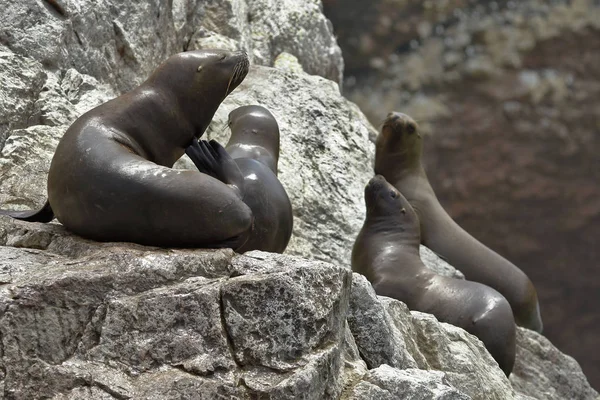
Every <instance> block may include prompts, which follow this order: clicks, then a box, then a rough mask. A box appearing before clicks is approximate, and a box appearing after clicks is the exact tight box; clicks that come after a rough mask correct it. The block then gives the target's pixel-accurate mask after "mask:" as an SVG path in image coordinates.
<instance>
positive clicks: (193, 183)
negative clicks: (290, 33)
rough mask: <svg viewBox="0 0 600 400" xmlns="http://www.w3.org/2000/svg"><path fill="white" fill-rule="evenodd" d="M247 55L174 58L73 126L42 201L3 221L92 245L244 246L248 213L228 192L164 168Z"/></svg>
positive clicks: (236, 77)
mask: <svg viewBox="0 0 600 400" xmlns="http://www.w3.org/2000/svg"><path fill="white" fill-rule="evenodd" d="M248 66H249V63H248V57H247V55H246V53H245V52H228V51H221V50H202V51H190V52H185V53H179V54H176V55H174V56H172V57H170V58H169V59H168V60H166V61H165V62H164V63H163V64H161V65H160V66H159V67H158V68H157V69H156V70H155V71H154V72H153V73H152V75H151V76H150V77H149V78H148V79H147V80H146V81H145V82H144V83H142V84H141V85H140V86H138V87H137V88H135V89H134V90H132V91H130V92H128V93H125V94H123V95H122V96H119V97H117V98H115V99H113V100H110V101H108V102H107V103H104V104H102V105H100V106H98V107H96V108H94V109H92V110H90V111H88V112H87V113H85V114H83V115H82V116H81V117H80V118H79V119H77V120H76V121H75V122H74V123H73V124H72V125H71V126H70V127H69V129H68V130H67V132H66V133H65V135H64V136H63V138H62V139H61V140H60V142H59V144H58V147H57V148H56V152H55V154H54V157H53V159H52V163H51V165H50V171H49V174H48V204H46V205H45V206H44V207H43V208H42V209H41V210H40V211H39V212H38V213H37V214H36V213H35V212H23V211H20V212H11V211H4V212H3V214H8V215H11V216H13V217H15V218H22V219H23V218H26V219H27V220H30V221H35V220H39V221H47V220H48V219H49V218H50V219H51V217H52V214H54V215H55V216H56V218H57V219H58V220H59V221H60V222H61V223H62V224H63V225H64V226H65V227H66V228H67V229H69V230H70V231H72V232H74V233H77V234H79V235H81V236H84V237H86V238H90V239H94V240H99V241H127V242H135V243H139V244H143V245H155V246H172V247H233V248H234V249H235V248H239V247H240V246H242V245H243V244H244V243H245V241H246V240H247V237H248V235H249V233H250V231H251V227H252V221H253V216H252V211H251V210H250V208H249V207H248V206H247V205H246V204H245V203H244V202H243V201H242V199H241V198H240V196H239V193H237V192H236V190H234V189H233V185H226V184H223V183H222V182H220V181H219V180H217V179H215V178H213V177H211V176H208V175H206V174H202V173H200V172H198V171H179V170H174V169H171V167H172V166H173V163H174V162H175V161H176V160H177V159H178V158H180V157H181V156H182V155H183V153H184V151H185V149H186V148H187V147H188V146H190V145H191V144H192V142H194V141H197V140H198V138H199V137H200V136H202V134H203V133H204V131H205V129H206V127H207V126H208V124H209V123H210V121H211V120H212V118H213V115H214V113H215V111H216V110H217V108H218V107H219V105H220V104H221V102H222V101H223V100H224V99H225V97H226V96H227V95H228V94H229V93H230V92H231V91H232V90H233V89H235V88H236V87H237V86H238V85H239V84H240V83H241V82H242V80H243V79H244V77H245V76H246V74H247V72H248Z"/></svg>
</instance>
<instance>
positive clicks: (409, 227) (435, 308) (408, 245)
mask: <svg viewBox="0 0 600 400" xmlns="http://www.w3.org/2000/svg"><path fill="white" fill-rule="evenodd" d="M365 202H366V204H367V216H366V218H365V223H364V225H363V227H362V229H361V231H360V233H359V234H358V237H357V238H356V242H355V243H354V248H353V249H352V269H353V270H354V271H355V272H359V273H361V274H363V275H365V276H366V277H367V279H368V280H369V281H370V282H371V284H372V285H373V288H374V289H375V292H376V293H377V294H378V295H382V296H388V297H393V298H395V299H398V300H401V301H403V302H405V303H406V305H407V306H408V307H409V308H410V309H411V310H417V311H422V312H427V313H430V314H433V315H435V316H436V317H437V319H438V320H440V321H443V322H448V323H450V324H453V325H456V326H459V327H461V328H463V329H464V330H466V331H467V332H469V333H471V334H473V335H475V336H477V337H478V338H479V339H480V340H481V341H482V342H483V343H484V345H485V347H486V348H487V349H488V351H489V352H490V354H491V355H492V357H494V359H495V360H496V361H497V362H498V364H499V365H500V368H501V369H502V371H504V373H505V374H506V375H507V376H508V375H509V374H510V372H511V371H512V368H513V364H514V361H515V335H516V328H515V322H514V319H513V314H512V311H511V308H510V305H509V304H508V302H507V301H506V299H505V298H504V297H502V295H501V294H500V293H498V292H496V291H495V290H494V289H492V288H490V287H487V286H485V285H482V284H480V283H476V282H469V281H464V280H460V279H453V278H447V277H443V276H440V275H437V274H435V273H434V272H433V271H431V270H429V269H428V268H427V267H425V264H423V262H422V261H421V257H420V256H419V244H420V242H421V236H420V227H419V219H418V217H417V214H416V213H415V211H414V210H413V208H412V207H411V206H410V204H409V202H408V201H407V200H406V199H405V198H404V196H402V194H400V192H399V191H398V190H397V189H396V188H395V187H394V186H392V185H391V184H389V183H388V182H387V181H386V180H385V178H384V177H382V176H381V175H377V176H375V177H374V178H372V179H371V180H370V181H369V184H368V185H367V187H366V188H365Z"/></svg>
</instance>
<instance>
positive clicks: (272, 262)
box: [0, 217, 600, 400]
mask: <svg viewBox="0 0 600 400" xmlns="http://www.w3.org/2000/svg"><path fill="white" fill-rule="evenodd" d="M438 262H440V263H441V262H442V261H441V260H439V261H438ZM428 265H429V263H428ZM0 279H1V280H2V283H3V286H2V290H1V291H0V304H1V308H0V310H1V311H0V333H1V334H2V336H1V337H2V341H1V346H0V349H1V352H0V355H1V357H0V371H1V374H0V388H1V389H2V391H1V392H0V393H2V395H3V398H7V399H37V398H54V399H95V398H102V399H129V398H136V399H137V398H152V399H154V398H156V399H158V398H160V399H175V398H189V399H204V398H215V397H218V396H221V397H228V398H239V399H250V398H257V397H260V398H269V399H298V398H303V399H357V400H358V399H381V398H389V399H396V398H406V399H411V398H415V399H417V398H428V399H498V400H500V399H502V400H506V399H512V398H514V399H532V398H533V399H556V400H558V399H564V398H569V399H593V400H597V399H598V398H600V397H599V396H598V394H597V393H596V392H594V391H593V390H592V389H591V388H590V387H589V384H588V383H587V381H586V380H585V377H584V376H583V374H582V373H581V370H580V369H579V367H578V365H577V363H576V362H575V361H574V360H572V359H571V358H570V357H567V356H564V355H562V354H561V353H560V352H558V351H557V350H556V349H555V348H553V347H552V346H551V345H550V344H549V342H548V341H547V340H546V339H544V338H543V337H541V336H540V335H538V334H537V333H535V332H531V331H527V330H524V329H520V330H519V336H518V346H519V354H518V358H517V367H516V368H515V372H514V373H513V376H512V377H511V381H512V383H513V385H512V386H511V382H509V380H508V379H506V377H505V376H504V373H503V372H502V371H501V370H500V368H499V367H498V365H497V364H496V362H495V361H494V360H493V358H492V357H491V356H490V355H489V353H488V352H487V351H486V350H485V347H484V346H483V344H482V343H481V341H479V340H478V339H477V338H476V337H475V336H472V335H470V334H468V333H466V332H465V331H463V330H462V329H460V328H457V327H454V326H452V325H448V324H445V323H440V322H438V321H437V320H436V319H435V318H434V317H433V316H431V315H428V314H423V313H419V312H411V311H409V310H408V308H407V307H406V306H405V305H404V304H403V303H401V302H399V301H397V300H393V299H390V298H386V297H379V296H376V295H375V292H374V291H373V289H372V287H371V285H370V284H369V283H368V281H367V280H366V279H365V278H364V277H362V276H361V275H358V274H352V273H351V272H350V271H349V270H348V269H347V268H345V267H342V266H335V265H333V264H330V263H326V262H323V261H311V260H306V259H303V258H299V257H296V256H289V255H277V254H270V253H263V252H251V253H248V254H246V255H236V254H235V253H233V252H232V251H231V250H169V249H158V248H150V247H143V246H137V245H133V244H126V243H102V244H99V243H96V242H92V241H88V240H85V239H82V238H79V237H77V236H75V235H73V234H70V233H68V232H67V231H66V230H65V229H64V228H63V227H62V226H60V225H59V224H56V223H51V224H46V225H43V224H35V223H27V222H19V221H14V220H11V219H9V218H7V217H0ZM513 387H514V388H515V389H516V391H515V389H513ZM528 396H531V397H528Z"/></svg>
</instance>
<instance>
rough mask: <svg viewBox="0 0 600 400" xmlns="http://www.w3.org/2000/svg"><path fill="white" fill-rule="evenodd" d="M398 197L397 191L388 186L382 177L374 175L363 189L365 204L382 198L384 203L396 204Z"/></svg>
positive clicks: (390, 185)
mask: <svg viewBox="0 0 600 400" xmlns="http://www.w3.org/2000/svg"><path fill="white" fill-rule="evenodd" d="M400 197H401V195H400V192H398V189H396V188H395V187H394V186H393V185H392V184H390V183H389V182H388V181H387V180H386V179H385V178H384V177H383V175H375V176H374V177H373V178H371V180H370V181H369V183H367V186H366V187H365V201H366V202H367V204H372V203H374V202H376V201H377V199H378V198H382V199H384V201H387V200H390V201H392V202H397V201H399V200H398V199H399V198H400Z"/></svg>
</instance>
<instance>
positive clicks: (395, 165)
mask: <svg viewBox="0 0 600 400" xmlns="http://www.w3.org/2000/svg"><path fill="white" fill-rule="evenodd" d="M422 149H423V140H422V137H421V135H420V133H419V127H418V126H417V124H416V122H415V121H414V120H413V119H412V118H410V117H409V116H408V115H405V114H402V113H397V112H394V113H390V114H389V115H388V116H387V118H386V120H385V122H384V124H383V127H382V129H381V133H380V134H379V135H378V136H377V141H376V149H375V173H376V174H381V175H383V176H384V177H385V178H386V180H387V181H388V182H390V183H391V184H392V185H394V186H395V187H396V188H397V189H398V190H399V191H400V192H401V193H402V194H403V195H404V196H405V197H406V199H407V200H408V202H409V203H410V204H411V205H412V207H413V208H414V209H415V211H416V213H417V215H418V217H419V220H420V223H421V240H422V243H423V244H424V245H425V246H427V247H429V248H430V249H431V250H433V251H434V252H436V253H437V254H439V255H440V256H441V257H443V258H444V259H445V260H446V261H448V263H450V264H451V265H453V266H454V267H456V268H457V269H459V270H460V271H461V272H462V273H463V274H464V275H465V277H466V278H467V279H468V280H470V281H475V282H480V283H483V284H484V285H487V286H490V287H492V288H494V289H496V290H497V291H498V292H500V293H501V294H502V295H503V296H504V297H505V298H506V299H507V300H508V302H509V303H510V305H511V307H512V310H513V314H514V317H515V321H516V323H517V325H520V326H523V327H525V328H529V329H533V330H535V331H538V332H541V331H542V319H541V316H540V309H539V304H538V299H537V293H536V291H535V288H534V286H533V284H532V283H531V281H530V280H529V278H528V277H527V275H525V273H523V271H521V270H520V269H519V268H517V267H516V266H515V265H514V264H512V263H511V262H510V261H508V260H507V259H505V258H504V257H502V256H500V255H499V254H498V253H496V252H495V251H493V250H491V249H490V248H488V247H487V246H485V245H484V244H482V243H481V242H479V241H478V240H477V239H475V238H474V237H473V236H471V235H470V234H469V233H468V232H466V231H465V230H464V229H462V228H461V227H460V226H459V225H458V224H457V223H456V222H454V220H453V219H452V218H450V216H449V215H448V213H446V211H445V210H444V209H443V208H442V206H441V204H440V202H439V201H438V199H437V197H436V195H435V193H434V192H433V189H432V187H431V185H430V183H429V180H428V179H427V175H426V173H425V170H424V169H423V165H422V163H421V154H422Z"/></svg>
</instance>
